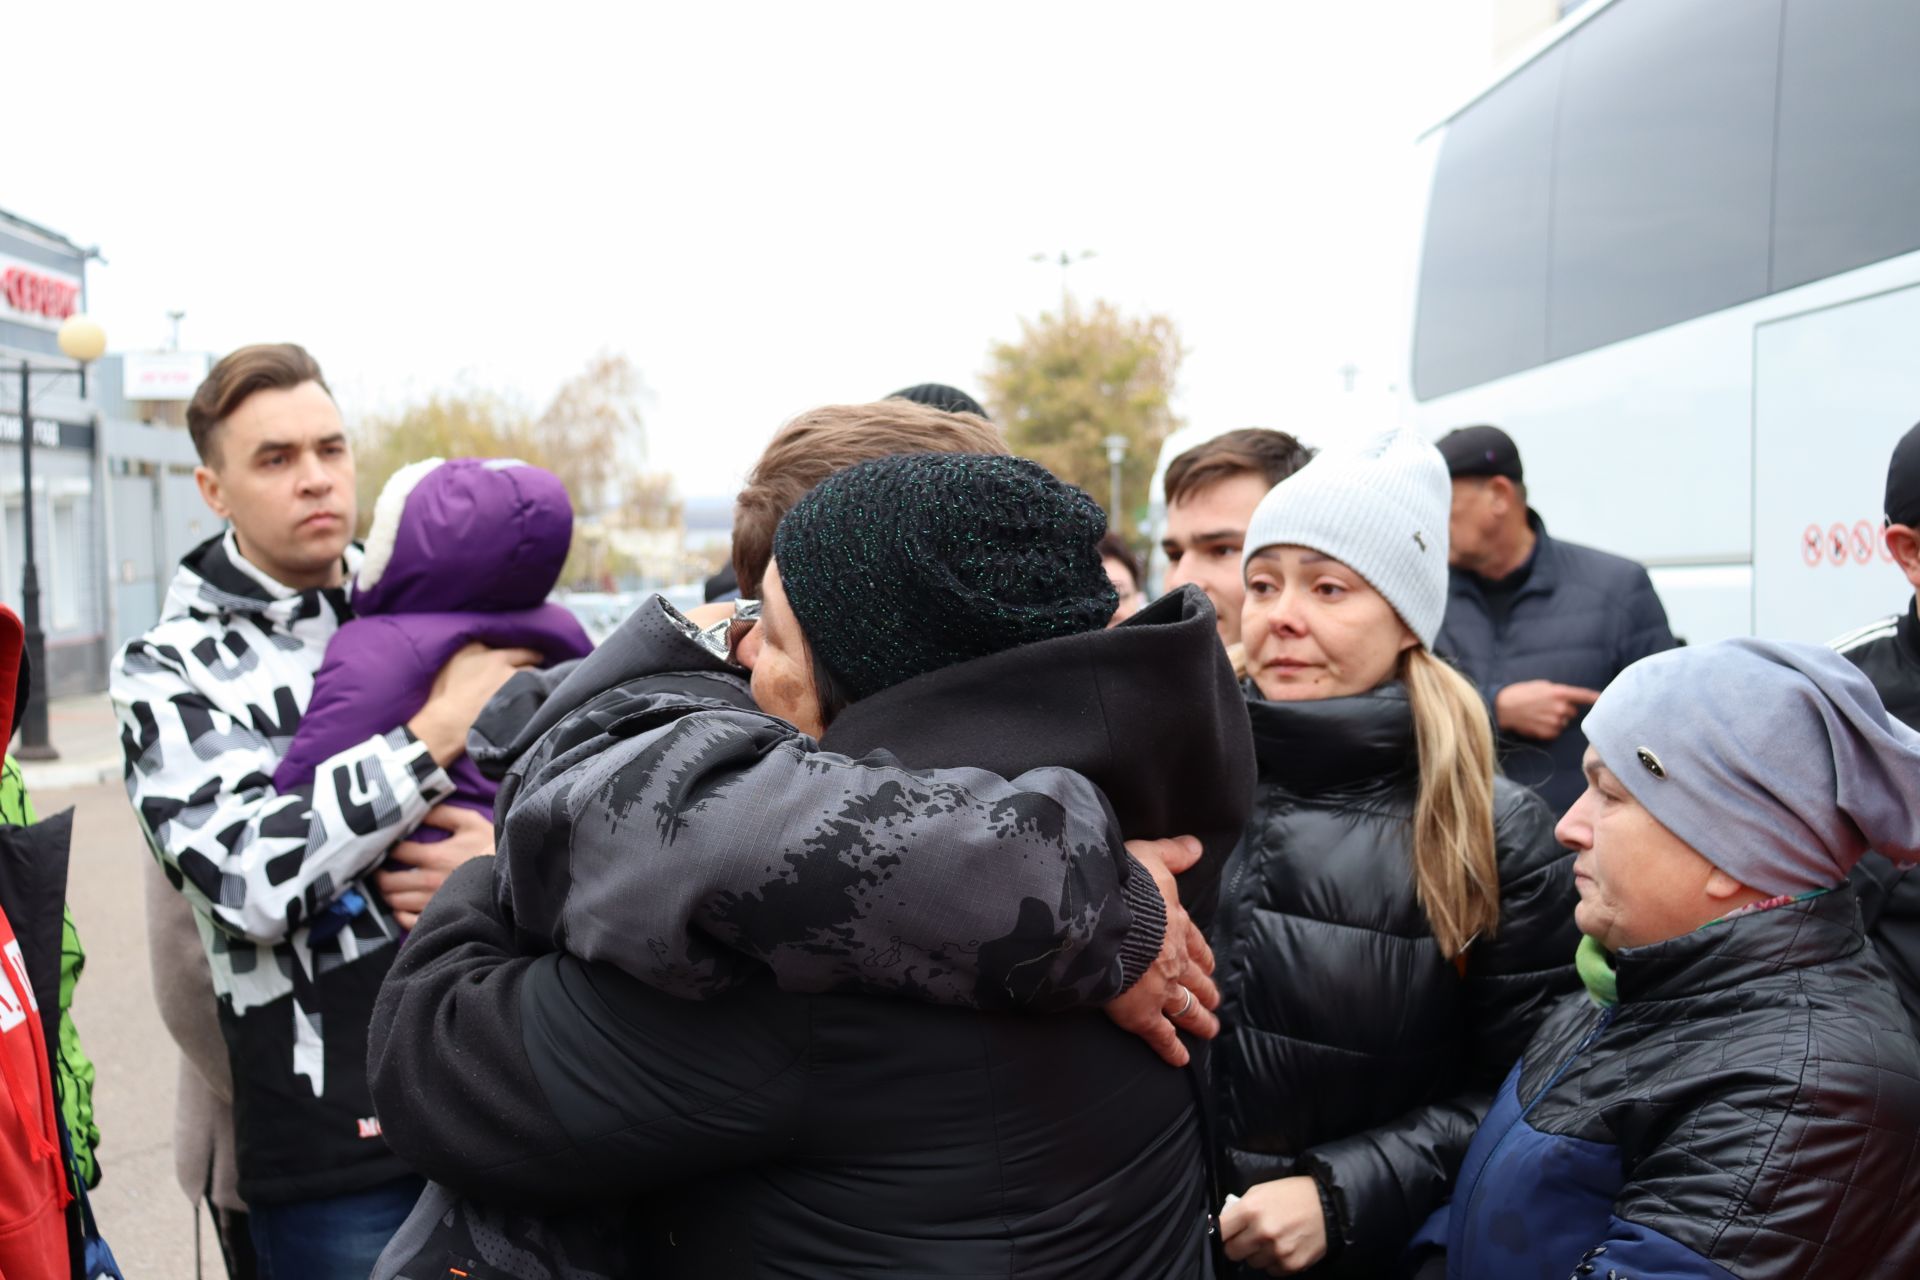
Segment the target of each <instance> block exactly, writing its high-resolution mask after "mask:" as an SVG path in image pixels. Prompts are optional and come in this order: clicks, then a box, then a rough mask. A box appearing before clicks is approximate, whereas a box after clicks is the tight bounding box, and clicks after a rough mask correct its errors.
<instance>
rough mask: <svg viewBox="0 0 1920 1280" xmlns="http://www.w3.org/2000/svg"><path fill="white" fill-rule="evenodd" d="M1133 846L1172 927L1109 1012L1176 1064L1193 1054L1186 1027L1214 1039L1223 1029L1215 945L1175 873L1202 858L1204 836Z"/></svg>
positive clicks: (1135, 842)
mask: <svg viewBox="0 0 1920 1280" xmlns="http://www.w3.org/2000/svg"><path fill="white" fill-rule="evenodd" d="M1127 852H1128V853H1130V854H1132V855H1133V857H1134V860H1135V861H1137V862H1138V863H1140V865H1141V866H1143V867H1145V868H1146V869H1147V871H1148V873H1149V874H1151V875H1152V876H1153V880H1154V884H1155V885H1156V886H1158V887H1159V889H1160V896H1161V897H1162V898H1163V899H1165V901H1166V906H1167V931H1166V933H1165V934H1164V935H1163V936H1162V937H1161V940H1160V954H1159V956H1157V957H1156V958H1155V959H1154V962H1153V963H1152V964H1151V965H1150V966H1148V968H1147V971H1146V973H1145V974H1143V975H1142V976H1141V978H1140V980H1139V981H1138V982H1136V983H1134V984H1133V986H1131V987H1129V988H1128V989H1127V990H1126V991H1124V992H1122V993H1121V994H1120V995H1119V996H1118V997H1116V998H1115V999H1113V1000H1110V1001H1108V1002H1107V1016H1108V1017H1109V1018H1112V1019H1113V1020H1114V1022H1115V1023H1117V1024H1119V1026H1120V1027H1122V1028H1123V1029H1124V1030H1127V1031H1131V1032H1132V1033H1133V1034H1134V1035H1137V1036H1139V1037H1140V1038H1141V1039H1142V1040H1145V1041H1146V1042H1147V1043H1148V1044H1149V1045H1150V1046H1152V1048H1153V1051H1154V1052H1155V1053H1157V1054H1159V1055H1160V1056H1161V1057H1162V1058H1164V1059H1165V1060H1166V1061H1167V1062H1168V1063H1170V1064H1172V1065H1173V1066H1176V1067H1184V1066H1186V1065H1187V1063H1188V1061H1189V1060H1190V1059H1191V1057H1192V1055H1191V1054H1190V1053H1189V1052H1188V1050H1187V1046H1186V1045H1184V1044H1182V1043H1180V1032H1182V1031H1184V1032H1187V1033H1188V1034H1190V1035H1195V1036H1198V1037H1200V1038H1201V1039H1202V1040H1211V1039H1213V1037H1215V1036H1216V1035H1218V1034H1220V1019H1219V1018H1217V1017H1215V1016H1214V1014H1213V1010H1215V1009H1217V1008H1219V1007H1220V991H1219V988H1217V987H1216V986H1214V984H1213V978H1212V977H1211V976H1210V975H1211V974H1212V973H1213V949H1212V948H1211V947H1209V946H1208V945H1207V939H1206V936H1205V935H1204V934H1202V933H1201V932H1200V928H1199V926H1198V925H1196V924H1194V923H1193V921H1192V920H1191V919H1189V918H1188V917H1187V913H1186V910H1185V909H1184V908H1182V907H1181V905H1180V891H1179V887H1178V886H1177V885H1176V884H1175V883H1174V879H1173V878H1174V876H1175V875H1176V874H1177V873H1179V872H1181V871H1185V870H1186V869H1187V868H1188V867H1191V866H1192V865H1193V864H1194V863H1196V862H1198V861H1199V860H1200V842H1199V841H1198V840H1196V839H1194V838H1193V837H1192V836H1181V837H1179V838H1178V839H1174V840H1129V841H1128V842H1127Z"/></svg>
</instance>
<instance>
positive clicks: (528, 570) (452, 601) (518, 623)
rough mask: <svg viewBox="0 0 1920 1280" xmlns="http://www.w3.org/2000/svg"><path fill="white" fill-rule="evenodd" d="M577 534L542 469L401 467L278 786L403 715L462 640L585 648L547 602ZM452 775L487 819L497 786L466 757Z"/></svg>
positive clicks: (458, 794) (377, 512) (544, 651)
mask: <svg viewBox="0 0 1920 1280" xmlns="http://www.w3.org/2000/svg"><path fill="white" fill-rule="evenodd" d="M572 537H573V504H572V503H571V502H570V501H569V500H568V498H567V490H566V487H565V486H564V485H562V484H561V483H560V479H559V477H557V476H555V475H554V474H553V473H552V472H550V471H543V470H542V469H540V468H539V467H533V466H528V465H527V464H526V463H523V462H513V461H505V460H495V459H485V458H455V459H453V460H452V461H448V462H442V461H440V460H439V459H428V460H427V461H426V462H421V463H415V464H413V465H412V466H410V467H405V468H402V469H401V470H400V471H399V472H397V473H395V475H394V477H393V479H391V480H389V481H388V482H387V486H386V488H385V489H383V490H382V491H381V493H380V499H379V501H378V503H377V504H376V505H375V507H374V518H373V527H372V529H371V530H370V531H369V532H368V534H367V555H366V559H365V560H364V561H363V562H362V564H361V567H360V573H359V575H358V577H357V578H356V579H355V581H354V585H353V609H354V613H355V615H356V616H355V618H354V620H353V621H351V622H349V623H347V624H346V625H345V626H343V627H341V628H340V630H339V631H338V632H337V633H336V634H335V635H334V637H333V639H332V640H331V641H330V642H329V643H328V645H327V656H326V659H325V660H324V661H323V662H322V663H321V666H320V670H319V672H318V673H317V674H316V675H315V676H314V679H313V697H312V699H311V700H310V701H309V702H308V704H307V710H306V714H305V715H304V716H303V717H302V718H301V721H300V727H299V729H298V730H297V731H296V732H295V734H294V736H293V742H292V744H291V745H290V746H289V747H288V749H287V754H286V756H285V757H284V758H283V759H282V760H281V761H280V767H279V768H278V769H276V770H274V774H273V785H274V788H275V789H276V790H279V791H287V790H290V789H292V788H294V787H297V786H300V785H302V784H304V783H309V782H311V781H312V780H313V774H314V769H315V768H316V767H317V766H318V765H319V764H320V763H321V762H322V761H323V760H326V759H328V758H329V757H331V756H333V755H335V754H336V753H338V752H340V751H342V750H344V749H345V748H347V747H350V746H352V745H353V744H355V743H358V742H364V741H366V740H367V739H368V738H372V737H377V736H380V735H382V734H386V733H390V732H392V731H393V729H394V728H395V727H396V726H398V725H402V724H405V723H406V722H407V721H408V720H411V719H412V718H413V716H414V715H415V714H416V713H417V712H418V711H419V710H420V708H421V707H423V706H425V705H426V702H427V695H428V693H429V692H430V691H431V690H432V688H433V681H434V677H435V676H437V675H438V674H439V673H440V669H441V668H442V667H444V666H446V664H447V660H448V659H449V658H451V657H452V656H453V655H454V654H455V653H456V652H457V651H458V650H459V649H460V648H461V647H462V646H464V645H466V644H468V643H471V642H474V641H477V642H479V643H481V644H484V645H488V646H490V647H492V648H516V647H523V648H528V649H534V650H537V651H538V652H539V653H540V654H541V656H542V657H543V658H544V659H545V660H546V664H547V665H552V664H553V663H555V662H561V661H564V660H566V659H569V658H580V657H584V656H586V654H587V653H588V652H589V651H590V650H591V649H592V648H593V643H592V641H590V640H588V639H587V634H586V632H585V631H584V630H582V629H581V626H580V623H579V622H578V620H576V619H575V618H574V616H573V615H572V614H571V613H569V612H567V610H565V609H563V608H562V607H560V606H559V605H557V604H547V603H545V601H546V598H547V594H548V593H549V592H550V591H552V590H553V586H554V583H555V582H556V581H557V580H558V579H559V577H560V567H561V565H563V564H564V563H565V562H566V558H567V548H568V545H569V543H570V542H571V540H572ZM447 775H448V777H449V778H451V779H452V781H453V785H454V794H453V795H452V796H451V797H450V803H453V804H459V805H465V806H466V807H468V808H470V809H475V810H478V811H479V812H481V813H484V814H486V815H487V816H488V817H492V815H493V799H494V795H495V793H496V792H497V791H498V789H499V788H498V785H497V784H496V783H494V782H492V781H490V780H488V779H487V778H485V777H482V776H481V774H480V771H479V770H478V769H477V768H475V767H474V765H473V762H472V761H471V760H469V759H468V758H467V757H465V756H461V757H460V759H458V760H456V761H455V762H454V763H453V765H452V766H451V767H449V768H448V770H447ZM440 835H441V833H439V832H438V831H432V830H430V829H428V828H422V829H421V831H420V834H419V835H417V836H416V837H414V838H415V839H437V838H440Z"/></svg>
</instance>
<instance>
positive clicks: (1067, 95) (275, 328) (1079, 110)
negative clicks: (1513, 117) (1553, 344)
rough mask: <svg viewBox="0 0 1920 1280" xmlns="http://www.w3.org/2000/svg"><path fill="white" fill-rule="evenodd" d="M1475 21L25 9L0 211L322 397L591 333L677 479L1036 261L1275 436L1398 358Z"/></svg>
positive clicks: (537, 366)
mask: <svg viewBox="0 0 1920 1280" xmlns="http://www.w3.org/2000/svg"><path fill="white" fill-rule="evenodd" d="M1483 8H1484V3H1483V2H1482V3H1481V4H1475V3H1474V2H1473V0H1366V2H1363V0H1321V2H1318V3H1272V4H1265V5H1257V6H1254V5H1246V6H1243V5H1224V4H1222V5H1204V6H1202V5H1182V6H1174V5H1159V6H1144V5H1141V6H1133V5H1122V4H1112V3H1103V4H1079V3H1072V4H1067V3H1047V4H1037V3H1020V4H1000V3H966V4H960V3H952V4H940V5H934V4H908V3H887V4H872V5H865V4H858V5H857V4H804V5H798V4H778V5H774V4H766V5H758V4H755V5H747V4H739V5H684V4H681V5H672V6H667V5H659V6H655V5H644V6H643V5H630V4H621V5H612V4H608V5H574V4H567V3H552V2H549V3H541V4H532V5H529V4H525V3H517V4H512V5H505V4H500V5H495V4H486V3H465V4H458V5H455V4H439V5H429V4H423V3H398V2H394V0H389V2H388V3H385V4H381V5H364V6H363V5H356V4H342V3H332V4H328V5H324V6H322V5H313V4H309V5H300V6H291V5H287V6H270V5H265V4H245V5H239V4H236V5H231V6H228V5H214V4H196V3H178V4H168V5H154V4H151V3H141V4H123V3H118V2H117V0H115V2H99V3H94V4H89V5H85V6H72V5H65V4H51V3H40V4H20V5H15V6H12V8H11V10H10V12H9V13H8V17H7V28H8V36H9V39H8V42H7V43H8V49H9V53H8V57H7V59H6V69H5V72H4V74H0V117H3V118H5V119H7V120H8V121H10V122H12V123H13V124H14V126H15V127H14V129H12V130H10V132H9V140H8V142H7V144H6V154H7V163H6V164H5V165H4V166H0V208H5V209H7V210H9V211H11V212H14V213H16V214H19V215H20V216H23V217H26V218H29V219H31V220H33V221H36V222H40V223H42V224H45V225H47V226H50V227H52V228H53V229H55V230H57V231H60V232H62V233H64V234H65V235H67V236H69V237H71V238H72V239H74V240H76V241H78V242H80V243H82V244H98V245H99V246H100V247H101V249H102V251H103V253H104V254H105V256H106V258H107V262H108V265H105V266H101V265H99V264H95V265H94V266H93V267H92V268H91V270H90V273H89V287H90V290H91V299H90V310H91V311H92V313H93V314H94V315H95V316H96V318H98V319H99V320H100V321H101V322H102V323H103V324H104V325H105V326H106V328H107V331H108V335H109V338H110V340H111V342H112V345H113V347H114V349H116V350H120V349H128V348H141V347H153V346H158V345H160V344H161V343H162V342H163V341H164V339H165V337H166V333H167V320H166V312H167V311H168V310H171V309H180V310H184V311H186V312H187V318H186V321H185V323H184V326H183V342H182V345H183V346H186V347H190V348H196V349H206V350H211V351H214V352H220V351H224V350H226V349H228V348H231V347H233V346H237V345H240V344H242V343H246V342H253V341H270V340H279V339H293V340H297V341H300V342H302V343H305V344H306V345H307V346H308V347H310V348H311V349H312V350H313V351H314V353H315V354H316V355H317V356H318V357H319V358H320V360H321V362H322V363H323V364H324V366H325V367H326V369H327V372H328V376H329V379H330V381H331V382H332V383H333V385H334V388H335V391H336V393H337V394H338V395H339V398H340V400H341V402H342V405H343V407H344V409H345V410H346V411H347V413H348V414H349V416H350V417H351V416H352V415H354V414H355V413H359V412H365V411H369V410H374V409H380V408H389V407H393V406H396V405H398V404H400V403H402V402H404V401H405V400H406V399H407V398H408V397H410V396H417V395H424V394H425V393H427V392H429V391H432V390H435V389H440V388H444V387H450V386H456V385H460V384H461V383H463V382H464V383H466V384H469V385H475V386H484V387H488V388H493V389H497V390H503V391H507V392H510V393H513V394H516V395H519V396H521V397H523V398H524V399H526V400H527V401H529V402H534V403H537V402H539V401H541V400H544V398H545V397H546V396H548V395H549V394H551V392H552V391H553V389H554V387H555V386H556V385H557V384H558V383H559V382H560V381H561V380H562V379H563V378H565V377H566V376H567V375H568V374H570V373H572V372H573V371H575V370H576V369H578V368H579V367H580V366H582V365H583V364H584V363H585V361H586V359H587V358H588V356H589V355H591V354H592V353H593V352H595V351H598V350H602V349H605V350H613V351H619V352H624V353H625V354H627V355H628V356H630V357H631V358H632V359H633V361H634V362H635V364H636V365H637V366H638V367H639V369H640V370H641V372H642V374H643V376H644V377H645V379H646V382H647V386H648V396H647V400H646V402H645V405H644V409H645V413H646V417H647V423H648V432H649V440H650V445H651V451H652V457H653V460H654V463H655V465H658V466H662V467H665V468H667V469H669V470H671V471H672V472H673V473H674V474H675V475H676V477H677V478H678V480H679V483H680V487H681V490H682V492H683V493H686V494H689V495H714V494H724V493H727V492H730V491H731V489H732V488H733V487H734V485H735V484H736V482H737V480H738V477H739V475H740V473H741V471H742V470H743V469H744V467H745V465H746V464H747V463H748V462H750V460H751V458H752V456H753V454H754V453H755V452H757V450H758V449H759V447H760V446H761V444H762V443H763V442H764V441H765V440H766V438H767V436H768V435H769V434H770V433H771V432H772V431H773V430H774V428H775V427H777V426H778V425H779V423H780V422H781V421H783V420H784V419H785V418H787V417H789V416H791V415H792V414H794V413H796V412H798V411H800V410H802V409H805V408H807V407H810V406H812V405H815V404H820V403H825V402H829V401H842V400H863V399H871V398H874V397H877V396H879V395H883V394H885V393H886V392H888V391H891V390H893V389H895V388H897V387H900V386H903V385H906V384H908V383H913V382H921V381H928V380H938V381H945V382H952V383H955V384H957V385H959V386H962V387H964V388H967V389H968V390H971V391H976V392H977V391H978V389H979V383H980V377H979V375H980V373H981V371H982V369H983V368H984V367H985V364H986V353H987V350H988V347H989V345H990V344H991V343H992V342H993V341H995V340H996V339H1006V338H1012V337H1014V336H1016V335H1017V334H1018V332H1019V320H1020V317H1022V316H1033V315H1035V314H1037V313H1038V312H1039V311H1040V310H1042V309H1043V308H1048V307H1052V306H1056V305H1057V304H1058V300H1059V294H1060V288H1061V272H1060V270H1059V268H1058V267H1055V266H1042V265H1035V264H1034V263H1032V262H1031V261H1030V260H1029V259H1030V256H1031V255H1032V254H1034V253H1036V252H1041V251H1047V252H1054V253H1057V252H1058V251H1059V250H1061V249H1063V248H1064V249H1069V250H1073V251H1076V252H1077V251H1079V250H1082V249H1093V250H1095V251H1096V253H1097V255H1098V256H1096V257H1094V258H1092V259H1090V260H1087V261H1085V262H1083V263H1081V264H1079V265H1076V266H1074V267H1073V268H1072V269H1071V271H1070V272H1069V273H1068V283H1069V285H1070V287H1071V288H1072V289H1073V291H1074V292H1075V294H1076V295H1077V296H1080V297H1083V298H1093V297H1104V298H1107V299H1110V300H1112V301H1113V302H1115V303H1117V304H1118V305H1120V306H1121V307H1123V308H1124V309H1127V310H1129V311H1134V312H1143V311H1160V312H1165V313H1166V314H1168V315H1170V316H1171V317H1172V318H1173V319H1174V320H1175V321H1176V323H1177V324H1178V325H1179V326H1180V328H1181V331H1182V333H1183V335H1184V337H1185V340H1186V343H1187V345H1188V347H1189V348H1190V349H1191V354H1190V356H1189V358H1188V360H1187V363H1186V366H1185V370H1184V373H1183V376H1182V380H1181V389H1180V390H1181V394H1180V397H1179V400H1178V402H1177V407H1178V410H1179V411H1180V413H1181V414H1182V415H1183V416H1184V417H1185V418H1186V419H1187V420H1188V422H1189V423H1190V424H1192V425H1195V426H1204V427H1211V428H1217V429H1221V430H1225V429H1228V428H1232V427H1237V426H1245V425H1255V424H1258V425H1271V426H1284V427H1290V428H1294V429H1297V430H1299V431H1300V432H1301V433H1302V434H1304V435H1307V436H1308V437H1309V438H1312V437H1313V435H1314V434H1315V429H1314V423H1315V422H1316V421H1322V420H1326V419H1328V418H1329V417H1330V416H1337V415H1338V414H1339V413H1340V412H1341V410H1342V405H1341V403H1340V402H1339V393H1340V390H1341V376H1340V373H1339V370H1340V368H1341V366H1343V365H1345V364H1346V363H1348V362H1349V361H1351V362H1352V363H1353V364H1355V365H1356V366H1358V367H1359V368H1360V369H1361V370H1362V373H1361V375H1360V379H1361V382H1362V384H1363V386H1370V387H1373V388H1379V387H1381V386H1384V385H1385V384H1387V383H1395V382H1398V381H1400V380H1401V377H1402V372H1401V365H1402V362H1403V357H1402V356H1401V354H1400V350H1399V348H1400V344H1401V343H1402V342H1403V341H1404V331H1405V327H1406V313H1407V309H1408V306H1409V302H1410V296H1409V279H1408V273H1409V263H1410V261H1411V257H1412V252H1413V247H1414V246H1413V239H1414V234H1415V227H1414V220H1413V211H1412V205H1411V201H1412V199H1413V195H1414V191H1415V189H1416V186H1417V177H1418V175H1417V173H1416V171H1415V167H1414V163H1413V160H1414V151H1413V140H1414V137H1415V135H1416V134H1417V133H1418V132H1419V131H1420V130H1421V129H1422V128H1424V127H1425V126H1427V125H1429V124H1431V123H1433V122H1434V121H1435V120H1436V119H1437V118H1438V116H1439V115H1440V114H1441V113H1442V112H1443V110H1444V109H1446V108H1449V107H1451V106H1453V105H1455V99H1456V98H1457V97H1458V95H1459V94H1460V92H1461V91H1462V90H1463V89H1464V88H1466V87H1468V86H1471V85H1473V84H1476V83H1478V82H1479V81H1481V80H1482V79H1483V78H1484V77H1485V76H1486V75H1487V74H1488V72H1489V69H1490V65H1491V64H1490V37H1489V33H1488V30H1487V22H1486V19H1485V17H1484V13H1483V12H1482V10H1483ZM1372 411H1373V410H1369V412H1372Z"/></svg>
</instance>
